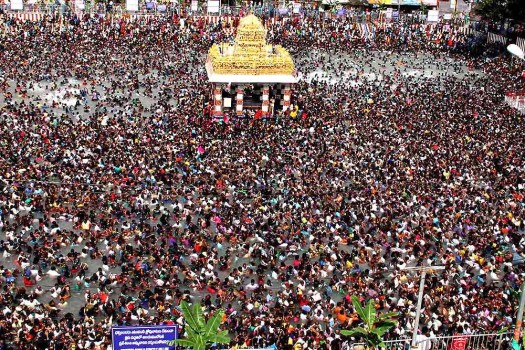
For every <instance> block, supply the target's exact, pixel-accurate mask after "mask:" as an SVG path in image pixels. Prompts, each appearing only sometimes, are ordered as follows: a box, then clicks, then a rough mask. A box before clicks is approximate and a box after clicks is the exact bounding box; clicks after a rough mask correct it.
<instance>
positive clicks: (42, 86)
mask: <svg viewBox="0 0 525 350" xmlns="http://www.w3.org/2000/svg"><path fill="white" fill-rule="evenodd" d="M296 59H297V60H296V65H297V67H298V68H299V71H300V73H299V76H300V77H301V79H304V80H307V81H309V82H312V81H315V80H323V81H329V82H330V83H333V84H346V85H348V87H349V88H350V87H355V86H357V85H366V84H370V85H376V86H377V84H381V83H382V81H383V79H384V76H385V75H392V74H396V73H397V74H402V75H405V76H410V77H412V79H436V78H439V77H442V76H444V75H454V76H456V77H458V78H463V77H465V76H466V75H467V74H473V73H471V72H469V71H468V70H467V69H466V67H465V65H464V64H463V63H462V62H455V61H453V60H451V59H450V58H445V57H434V56H429V55H424V54H419V55H417V56H415V55H413V54H392V53H390V52H374V53H369V52H367V53H366V54H363V53H359V52H356V53H355V54H353V55H343V56H340V55H333V54H329V53H326V52H321V51H312V52H310V53H305V54H301V55H299V57H297V58H296ZM202 60H203V58H202ZM201 63H202V62H201ZM151 74H152V77H153V78H156V79H161V78H158V77H156V72H152V73H151ZM474 74H479V73H474ZM113 78H114V79H118V77H110V79H113ZM142 78H144V77H141V79H142ZM11 83H12V82H11ZM12 85H13V84H12ZM106 86H107V85H106ZM88 87H89V88H91V86H88ZM79 88H81V82H79V81H77V80H74V79H70V78H68V80H67V81H65V80H64V81H58V82H55V83H37V82H34V84H33V88H32V89H30V90H29V99H32V100H35V99H39V101H38V102H39V103H42V104H43V103H46V104H47V105H51V103H52V102H53V100H55V101H61V102H62V103H64V104H65V105H67V106H70V107H72V106H74V105H75V103H76V102H77V97H76V95H77V94H78V91H79ZM95 88H96V90H97V91H98V92H99V93H100V95H101V96H100V97H101V99H105V98H107V97H108V96H105V95H104V86H96V87H95ZM13 93H14V95H15V96H16V93H15V91H13ZM157 93H158V90H154V91H153V95H150V96H146V95H145V94H144V92H143V91H142V90H139V91H135V92H134V97H135V98H138V99H140V101H141V102H142V104H143V105H144V106H145V107H146V108H149V107H150V106H151V105H152V104H153V103H154V102H155V100H154V98H152V97H151V96H154V95H155V94H157ZM16 97H17V100H18V101H20V100H21V98H20V97H19V96H16ZM26 102H28V100H27V99H26ZM171 102H172V103H174V104H176V103H177V101H176V100H173V101H171ZM3 103H4V101H3V98H2V97H0V104H2V105H3ZM88 105H89V106H90V107H91V108H94V106H95V103H94V102H92V101H91V99H89V102H88ZM146 113H148V112H146ZM70 116H71V118H72V120H73V121H74V122H78V119H79V118H80V119H84V118H86V114H85V113H84V112H83V109H82V108H79V109H78V110H77V111H73V112H72V113H70ZM111 117H112V113H111V111H109V113H108V116H107V117H105V118H102V119H101V120H99V121H98V122H100V123H103V124H104V123H107V122H108V119H109V118H111ZM37 219H38V216H37V217H36V218H35V220H37ZM62 219H63V220H62V222H61V226H62V227H63V228H71V227H72V224H71V222H69V221H68V219H67V218H66V217H64V218H62ZM195 219H197V218H195ZM35 224H37V222H36V221H35ZM0 239H3V240H5V239H6V236H5V232H0ZM83 247H84V246H83V244H82V243H81V244H80V245H79V246H78V247H75V248H76V249H77V250H80V249H82V248H83ZM102 247H103V244H101V248H102ZM227 248H228V247H227V246H225V247H224V249H227ZM69 249H70V248H69V247H68V248H64V249H63V253H67V251H68V250H69ZM14 258H15V257H0V265H3V266H6V267H11V268H12V267H13V266H14V265H13V260H14ZM86 262H87V263H88V264H89V267H90V269H89V272H90V273H94V272H95V271H96V270H97V269H98V268H100V267H102V265H101V261H100V260H90V259H87V260H86ZM243 263H249V261H248V260H247V259H245V258H243V257H239V258H238V260H237V261H236V262H235V265H236V266H239V265H242V264H243ZM109 272H110V273H111V272H115V273H118V272H120V271H118V269H117V270H112V271H109ZM53 284H54V281H53V280H51V279H50V278H48V277H45V278H44V279H43V280H42V282H41V285H42V286H43V287H44V288H45V289H49V288H51V287H52V286H53ZM276 288H279V286H276ZM95 291H96V290H95ZM49 299H50V295H49V293H48V294H47V295H46V297H45V298H42V301H43V302H47V301H48V300H49ZM83 304H84V300H83V292H81V293H78V294H76V295H74V296H73V298H71V299H70V301H69V305H68V306H67V308H66V309H65V310H64V313H67V312H72V313H74V314H76V313H78V310H79V309H80V307H81V306H83Z"/></svg>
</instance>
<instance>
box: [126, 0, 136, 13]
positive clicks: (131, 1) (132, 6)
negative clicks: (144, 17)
mask: <svg viewBox="0 0 525 350" xmlns="http://www.w3.org/2000/svg"><path fill="white" fill-rule="evenodd" d="M126 10H128V11H133V12H135V11H138V10H139V0H126Z"/></svg>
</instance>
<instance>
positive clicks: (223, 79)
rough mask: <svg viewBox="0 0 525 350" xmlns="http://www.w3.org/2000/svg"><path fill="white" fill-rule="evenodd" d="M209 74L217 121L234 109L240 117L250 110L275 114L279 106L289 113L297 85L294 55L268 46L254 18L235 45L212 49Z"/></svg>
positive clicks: (245, 24) (243, 25)
mask: <svg viewBox="0 0 525 350" xmlns="http://www.w3.org/2000/svg"><path fill="white" fill-rule="evenodd" d="M206 71H207V73H208V80H209V82H210V83H211V85H212V95H211V101H213V110H212V114H213V116H214V117H220V116H222V115H223V113H224V111H225V110H227V109H230V108H231V109H232V110H235V112H236V114H237V115H239V116H241V115H243V114H244V111H245V110H246V109H255V110H259V111H262V115H263V116H268V115H271V114H273V110H274V108H275V107H276V106H282V109H283V110H287V109H288V108H289V107H290V97H291V93H292V90H291V87H292V84H294V83H296V82H297V78H296V72H295V65H294V62H293V59H292V57H291V56H290V53H289V52H288V51H287V50H286V49H284V48H283V47H281V46H279V45H270V44H267V43H266V29H265V28H264V26H263V24H262V23H261V21H260V20H259V18H257V17H256V16H254V15H248V16H246V17H244V18H242V19H241V20H240V22H239V26H238V28H237V35H236V38H235V43H234V44H230V43H219V44H214V45H213V46H212V47H211V48H210V50H209V52H208V57H207V60H206ZM232 91H233V93H232ZM232 100H233V102H234V103H232Z"/></svg>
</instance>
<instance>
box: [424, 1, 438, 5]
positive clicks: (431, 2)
mask: <svg viewBox="0 0 525 350" xmlns="http://www.w3.org/2000/svg"><path fill="white" fill-rule="evenodd" d="M422 3H423V5H426V6H437V5H438V4H437V0H423V1H422Z"/></svg>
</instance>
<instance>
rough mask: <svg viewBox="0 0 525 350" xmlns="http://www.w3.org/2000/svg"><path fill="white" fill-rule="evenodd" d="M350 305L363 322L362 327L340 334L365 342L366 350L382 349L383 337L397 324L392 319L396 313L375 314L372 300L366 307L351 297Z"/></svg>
mask: <svg viewBox="0 0 525 350" xmlns="http://www.w3.org/2000/svg"><path fill="white" fill-rule="evenodd" d="M352 305H353V306H354V309H355V311H356V312H357V314H358V315H359V318H360V319H361V321H362V322H363V326H362V327H356V328H353V329H345V330H341V334H343V335H346V336H349V337H359V338H362V339H363V340H364V341H365V342H366V346H367V348H368V349H374V348H377V347H381V348H384V347H385V343H384V342H383V336H384V335H385V334H386V332H388V330H389V329H390V328H392V327H394V326H395V325H396V324H397V320H395V319H394V317H396V316H397V315H398V313H397V312H387V313H383V314H379V313H377V310H376V308H375V305H374V300H372V299H370V300H369V301H368V304H366V306H363V305H361V302H360V301H359V299H358V298H357V297H356V296H355V295H354V296H352Z"/></svg>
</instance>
